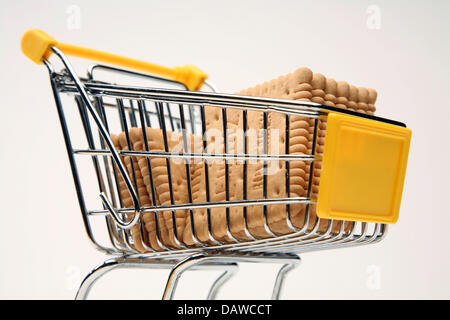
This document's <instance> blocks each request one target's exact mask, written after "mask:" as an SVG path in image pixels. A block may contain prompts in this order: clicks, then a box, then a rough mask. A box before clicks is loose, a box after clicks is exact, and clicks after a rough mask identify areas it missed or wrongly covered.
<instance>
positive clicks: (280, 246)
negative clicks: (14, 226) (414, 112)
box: [42, 46, 406, 299]
mask: <svg viewBox="0 0 450 320" xmlns="http://www.w3.org/2000/svg"><path fill="white" fill-rule="evenodd" d="M49 50H50V51H51V52H52V53H54V55H56V56H57V57H58V58H59V60H60V62H62V64H63V66H64V71H63V72H56V71H55V69H54V67H53V65H52V64H51V63H50V62H49V60H48V59H43V60H42V62H43V63H44V64H45V66H46V67H47V69H48V71H49V75H50V82H51V87H52V90H53V95H54V99H55V103H56V107H57V112H58V116H59V120H60V124H61V128H62V132H63V137H64V140H65V145H66V150H67V154H68V158H69V163H70V167H71V170H72V174H73V179H74V184H75V189H76V193H77V197H78V202H79V205H80V209H81V212H82V218H83V221H84V225H85V230H86V233H87V235H88V238H89V239H90V241H91V242H92V244H93V245H94V246H95V247H96V248H97V249H98V250H100V251H102V252H104V253H106V254H108V255H114V256H116V257H114V258H112V259H109V260H107V261H105V262H104V263H103V264H101V265H100V266H98V267H96V268H95V269H93V270H92V272H91V273H90V274H89V275H88V276H87V277H86V278H85V279H84V280H83V282H82V284H81V286H80V289H79V290H78V293H77V297H76V298H77V299H85V298H86V297H87V295H88V293H89V292H90V289H91V287H92V286H93V284H94V283H95V282H96V281H97V280H98V279H99V278H100V277H102V276H103V275H104V274H106V273H107V272H109V271H111V270H114V269H118V268H135V267H138V268H169V269H170V270H171V271H170V275H169V278H168V280H167V283H166V288H165V290H164V294H163V299H172V298H173V297H174V293H175V289H176V286H177V283H178V279H179V277H180V276H181V274H182V273H183V272H185V271H186V270H190V269H191V270H196V269H222V270H224V272H223V273H222V274H221V275H220V276H219V278H218V279H217V280H216V281H215V282H214V284H213V285H212V287H211V289H210V291H209V293H208V299H212V298H215V297H216V296H217V293H218V291H219V289H220V288H221V287H222V285H223V284H224V283H225V282H226V281H227V280H229V279H230V278H231V277H232V276H233V275H234V274H235V272H236V271H237V268H238V265H237V263H238V262H255V263H258V262H264V263H279V264H281V268H280V269H279V272H278V274H277V277H276V281H275V285H274V288H273V292H272V298H273V299H278V298H279V297H280V292H281V289H282V287H283V281H284V279H285V277H286V274H287V273H288V272H289V271H290V270H292V269H293V268H295V267H296V266H297V265H298V264H299V262H300V257H299V254H300V253H304V252H309V251H316V250H324V249H333V248H342V247H351V246H360V245H365V244H370V243H377V242H379V241H381V240H382V239H383V238H384V237H385V236H386V232H387V225H386V224H382V223H374V224H371V223H365V222H361V223H354V224H353V226H352V228H351V230H345V228H344V222H342V223H341V226H340V230H339V231H338V232H337V233H336V232H333V230H332V226H333V220H329V221H328V227H327V229H326V231H325V232H319V231H318V227H319V224H320V218H317V219H316V222H315V224H314V227H313V228H312V229H311V230H309V229H308V222H309V214H308V213H309V212H308V208H309V204H311V203H313V202H314V199H311V198H310V196H311V181H309V186H310V187H309V189H308V194H307V196H306V197H304V198H289V197H287V198H284V199H261V200H243V201H225V202H218V203H213V202H208V203H195V204H193V203H190V204H181V205H179V204H172V205H170V206H159V207H158V206H152V207H141V206H140V204H139V198H138V196H137V193H136V191H135V187H134V185H133V182H132V178H131V177H130V176H129V175H128V173H127V170H126V168H125V166H124V165H123V163H122V161H121V160H120V156H129V157H133V156H139V157H143V156H145V157H148V158H150V157H166V158H172V157H173V158H175V157H181V158H187V157H189V158H196V157H197V158H200V159H203V160H205V159H210V158H216V159H217V158H219V159H222V160H229V159H234V160H239V159H241V160H243V161H246V160H249V159H252V156H251V155H250V156H249V155H248V154H242V155H235V154H233V155H229V154H227V153H226V152H225V153H224V154H214V155H212V154H207V153H202V154H193V153H187V152H184V153H178V154H174V153H170V152H160V153H156V152H149V151H148V152H138V151H120V152H119V151H118V150H116V148H115V147H114V145H113V143H112V141H111V138H110V136H109V132H108V129H107V127H106V126H105V123H104V121H105V119H104V116H102V114H101V113H100V112H99V110H100V109H99V108H98V106H97V108H96V107H94V102H99V100H98V99H96V98H97V97H103V96H110V97H114V98H116V99H117V103H118V105H117V106H116V107H119V108H124V106H123V105H122V106H119V104H120V101H121V99H130V100H134V101H137V103H138V105H139V107H142V104H140V101H152V102H155V103H158V102H159V103H166V104H168V106H169V104H179V105H182V104H187V105H188V106H193V105H197V106H203V107H204V106H215V107H221V108H233V109H239V110H244V111H261V112H264V113H268V112H280V113H283V114H285V115H286V116H287V117H288V116H291V115H294V116H302V117H308V118H313V119H316V121H315V130H314V132H316V131H317V125H318V121H317V119H319V117H323V116H326V115H327V112H336V113H342V114H350V115H353V116H358V117H363V118H367V119H371V120H376V121H381V122H384V123H389V124H393V125H396V126H401V127H406V126H405V124H403V123H401V122H397V121H393V120H389V119H384V118H380V117H376V116H371V115H366V114H360V113H356V112H352V111H349V110H342V109H339V108H335V107H330V106H325V105H321V104H317V103H312V102H303V101H302V102H299V101H289V100H279V99H267V98H257V97H245V96H236V95H226V94H218V93H214V92H212V93H211V92H198V91H186V90H172V89H157V88H148V87H130V86H121V85H117V84H111V83H105V82H100V81H96V80H94V79H93V73H94V70H95V69H98V68H105V69H109V70H110V71H116V72H126V73H129V74H134V75H136V76H139V77H149V78H154V79H157V80H161V81H171V80H167V79H165V78H158V77H155V76H151V75H147V74H143V73H138V72H134V71H128V70H125V69H119V68H115V67H108V66H104V65H95V66H93V67H91V68H90V69H89V72H88V77H87V78H79V77H78V76H77V74H76V72H75V70H74V68H73V67H72V65H71V64H70V62H69V60H68V59H67V57H66V56H65V55H64V53H63V52H62V51H61V50H59V49H58V48H57V47H56V46H50V47H49ZM172 82H177V81H172ZM210 88H212V89H214V86H213V85H210ZM61 94H73V95H75V99H76V102H77V105H78V107H79V108H80V110H84V111H81V112H84V114H85V115H86V116H87V114H89V117H92V119H93V120H94V122H95V125H96V127H97V129H98V131H99V135H100V139H101V141H102V149H97V148H96V147H95V146H94V143H93V141H92V140H90V138H89V135H87V140H88V145H89V148H88V149H77V148H75V147H74V146H73V145H72V142H71V137H70V132H69V129H68V126H67V121H66V117H65V114H64V107H63V104H62V101H61V97H60V95H61ZM139 110H140V115H141V116H142V113H143V111H142V108H140V109H139ZM85 119H87V118H85ZM163 119H164V120H165V118H164V117H163ZM190 119H191V120H190V121H191V122H192V121H193V120H192V116H190ZM124 121H125V122H126V118H125V119H124ZM163 122H165V121H163ZM142 123H143V122H142ZM84 125H86V123H85V124H84ZM85 129H86V128H85ZM91 134H92V130H91ZM314 140H315V138H314ZM314 145H315V141H314V142H313V151H312V154H311V155H302V156H300V155H289V154H284V155H270V154H263V155H257V156H255V159H257V160H259V161H272V160H278V161H292V160H302V161H308V162H310V163H311V168H312V170H313V163H314V161H320V160H321V158H320V156H318V155H316V154H315V153H314ZM77 156H89V157H91V158H92V160H93V164H94V167H95V169H96V172H97V178H98V182H99V188H100V197H101V200H102V203H103V209H97V210H88V208H87V206H86V203H85V200H84V195H83V190H82V186H81V178H80V175H79V173H78V167H77V160H76V157H77ZM99 157H102V158H103V159H104V160H105V159H107V158H111V160H112V162H111V163H110V164H108V165H110V166H115V167H116V168H117V169H118V171H119V173H120V174H121V176H122V177H123V179H124V181H125V184H126V187H127V189H128V191H129V192H130V195H131V197H132V200H133V203H134V207H133V208H117V203H115V202H114V201H110V200H109V198H108V196H107V195H106V190H104V189H103V188H104V186H105V180H111V177H108V178H107V179H106V178H105V177H104V176H102V174H101V173H100V171H101V170H100V169H99ZM104 163H105V165H106V164H107V163H108V161H107V160H105V161H104ZM311 172H312V171H311ZM310 176H312V174H311V175H310ZM108 183H109V184H111V181H108ZM274 203H276V204H285V205H289V204H295V203H304V204H306V208H307V209H306V214H305V224H304V227H303V228H301V229H297V228H295V227H294V226H293V225H292V223H290V226H291V227H292V233H290V234H287V235H276V234H273V237H272V238H268V239H253V240H251V241H235V243H232V244H225V243H220V242H219V241H217V244H216V245H211V246H204V245H201V246H198V247H190V248H188V247H185V246H183V245H182V244H180V248H177V249H169V248H166V249H168V250H166V251H155V250H152V249H151V248H149V247H148V246H147V247H146V248H147V249H149V250H148V252H146V253H142V252H139V251H137V250H136V248H135V247H134V246H133V243H132V242H133V241H132V239H131V237H130V234H129V230H130V228H131V227H133V226H135V225H138V224H139V223H140V220H141V216H142V214H144V213H148V212H152V213H155V214H156V212H162V211H167V210H172V211H175V210H191V212H192V210H194V209H197V208H204V207H207V208H218V207H225V208H230V207H232V206H243V205H244V206H250V205H264V206H267V205H271V204H274ZM130 215H131V216H132V219H129V220H126V219H125V217H127V216H130ZM95 216H105V220H106V226H107V229H108V234H109V238H110V241H111V244H112V246H110V247H108V246H106V245H104V244H101V243H100V242H98V241H97V239H96V238H95V236H94V232H93V230H92V228H91V223H90V219H91V218H92V217H95ZM266 223H267V221H266ZM228 228H229V225H228ZM266 228H267V229H270V228H269V227H268V226H267V225H266ZM175 229H176V228H175ZM247 231H248V230H247ZM141 232H143V230H142V224H141ZM229 234H231V233H229ZM194 237H195V235H194ZM232 238H233V237H232ZM234 240H236V239H234ZM197 244H201V243H199V242H197ZM163 247H165V246H163Z"/></svg>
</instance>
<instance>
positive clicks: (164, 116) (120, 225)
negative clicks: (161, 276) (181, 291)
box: [22, 30, 411, 299]
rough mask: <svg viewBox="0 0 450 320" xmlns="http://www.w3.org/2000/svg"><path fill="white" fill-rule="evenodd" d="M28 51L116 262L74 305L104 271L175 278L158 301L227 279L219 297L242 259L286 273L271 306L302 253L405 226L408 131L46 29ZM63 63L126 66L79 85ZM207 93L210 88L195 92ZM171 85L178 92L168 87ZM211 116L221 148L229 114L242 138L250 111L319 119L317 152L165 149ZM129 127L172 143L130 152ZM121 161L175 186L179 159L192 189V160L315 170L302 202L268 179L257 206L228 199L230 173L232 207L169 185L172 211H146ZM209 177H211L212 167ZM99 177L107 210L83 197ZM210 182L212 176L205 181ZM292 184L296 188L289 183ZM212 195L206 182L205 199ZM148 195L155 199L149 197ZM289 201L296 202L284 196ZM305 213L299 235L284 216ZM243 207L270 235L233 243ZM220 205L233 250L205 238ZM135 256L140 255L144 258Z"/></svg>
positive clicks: (369, 239)
mask: <svg viewBox="0 0 450 320" xmlns="http://www.w3.org/2000/svg"><path fill="white" fill-rule="evenodd" d="M22 50H23V52H24V53H25V54H26V55H27V56H28V57H29V58H30V59H31V60H33V61H34V62H36V63H39V64H42V63H43V64H44V65H45V66H46V67H47V69H48V71H49V73H50V82H51V87H52V89H53V94H54V99H55V102H56V107H57V111H58V115H59V120H60V122H61V127H62V132H63V137H64V140H65V144H66V148H67V154H68V158H69V162H70V166H71V169H72V174H73V179H74V183H75V189H76V193H77V197H78V201H79V205H80V209H81V213H82V218H83V221H84V225H85V229H86V232H87V235H88V237H89V239H90V241H91V242H92V243H93V244H94V246H95V247H96V248H97V249H99V250H100V251H102V252H105V253H106V254H109V255H113V258H111V259H109V260H107V261H105V262H104V263H103V264H102V265H100V266H99V267H97V268H95V269H94V270H93V271H92V272H91V273H90V274H89V275H88V276H87V277H86V278H85V279H84V281H83V282H82V284H81V287H80V289H79V291H78V293H77V298H78V299H84V298H86V297H87V295H88V293H89V291H90V289H91V287H92V285H93V284H94V282H95V281H96V280H97V279H98V278H99V277H101V276H102V275H104V274H105V273H106V272H108V271H110V270H113V269H116V268H136V267H137V268H169V269H170V270H171V271H170V275H169V278H168V280H167V284H166V288H165V290H164V294H163V299H171V298H173V296H174V292H175V288H176V285H177V283H178V279H179V277H180V276H181V274H182V273H183V272H184V271H186V270H190V269H200V270H203V269H219V270H223V271H224V272H223V273H222V274H221V275H220V277H219V278H218V279H217V280H216V281H215V282H214V284H213V285H212V287H211V289H210V292H209V294H208V298H209V299H212V298H214V297H215V296H216V294H217V292H218V290H219V289H220V287H221V286H222V285H223V284H224V283H225V282H226V281H227V280H228V279H229V278H230V277H231V276H232V275H233V274H234V273H235V272H236V270H237V267H238V264H237V263H239V262H269V263H280V264H281V265H282V266H281V268H280V269H279V272H278V275H277V277H276V280H275V285H274V288H273V292H272V298H274V299H277V298H278V297H279V294H280V291H281V288H282V285H283V280H284V278H285V276H286V274H287V272H289V271H290V270H292V269H293V268H294V267H295V266H296V265H298V263H299V262H300V257H299V254H300V253H303V252H308V251H315V250H324V249H332V248H342V247H351V246H360V245H364V244H370V243H376V242H379V241H380V240H382V239H383V238H384V237H385V235H386V232H387V224H390V223H395V222H396V221H397V219H398V214H399V208H400V200H401V195H402V189H403V183H404V178H405V172H406V164H407V158H408V151H409V143H410V137H411V131H410V130H409V129H407V128H406V126H405V125H404V124H403V123H400V122H397V121H393V120H388V119H385V118H380V117H376V116H371V115H366V114H361V113H357V112H352V111H349V110H342V109H339V108H335V107H329V106H326V105H321V104H317V103H312V102H299V101H290V100H280V99H266V98H258V97H247V96H238V95H228V94H218V93H216V89H215V88H214V86H213V85H211V84H210V83H208V82H207V81H205V80H206V78H207V76H206V74H204V73H203V72H202V71H200V70H199V69H197V68H195V67H193V66H185V67H179V68H173V69H171V68H164V67H160V66H157V65H154V64H149V63H144V62H141V61H137V60H133V59H128V58H124V57H120V56H117V55H112V54H108V53H104V52H99V51H95V50H90V49H86V48H81V47H77V46H73V45H68V44H65V43H60V42H57V41H56V40H55V39H53V38H52V37H50V36H48V35H47V34H45V33H44V32H42V31H39V30H29V31H27V32H26V33H25V35H24V36H23V39H22ZM52 54H54V55H55V56H56V57H57V58H58V59H57V61H59V63H62V65H63V69H62V71H59V72H57V71H55V68H54V66H53V64H52V63H51V62H50V60H49V58H50V56H51V55H52ZM65 54H67V55H73V56H78V57H83V58H88V59H91V60H97V61H100V62H104V63H108V64H113V65H117V66H120V67H125V68H126V69H121V68H118V67H111V66H106V65H102V64H97V65H94V66H92V67H90V68H89V70H88V73H87V77H85V78H80V77H78V76H77V74H76V73H75V71H74V68H73V67H72V65H71V64H70V62H69V60H68V59H67V57H66V55H65ZM129 69H133V70H135V71H130V70H129ZM101 72H104V73H107V74H108V79H111V78H112V77H115V76H116V75H124V76H126V77H128V79H133V81H134V80H136V79H140V80H141V81H150V80H151V81H157V82H158V84H164V86H165V88H157V87H154V86H153V85H152V86H148V85H147V86H145V87H143V86H131V85H129V84H128V85H122V84H119V83H116V82H112V81H110V80H107V81H105V80H101V79H99V73H101ZM149 73H150V74H156V75H158V76H155V75H150V74H149ZM203 84H205V85H206V87H207V88H209V90H208V91H206V92H205V91H196V90H199V89H200V88H201V87H202V85H203ZM167 86H168V87H171V88H172V89H167ZM177 86H178V87H177ZM174 87H175V89H173V88H174ZM207 107H216V108H220V109H221V110H222V115H223V134H224V136H225V137H224V140H223V141H227V137H226V135H227V122H226V120H225V117H226V114H227V113H226V110H240V111H241V112H242V114H243V119H244V120H243V125H242V126H243V128H242V130H243V132H245V131H246V130H247V124H246V122H247V116H248V113H249V112H253V111H258V112H261V113H263V114H264V117H266V116H267V114H268V113H269V112H273V113H278V114H282V115H283V116H284V117H285V119H286V124H287V125H288V124H289V117H292V116H301V117H305V118H308V119H314V120H313V121H314V137H313V143H312V152H311V154H289V148H288V147H286V149H285V150H286V153H285V154H269V153H268V152H267V150H264V152H263V153H259V154H251V153H250V152H249V151H248V149H247V148H245V147H244V151H243V152H242V153H241V154H239V153H231V152H229V151H228V150H227V148H226V147H225V148H224V150H223V152H221V153H220V152H219V153H215V154H212V153H208V151H207V148H205V149H204V151H202V152H191V151H189V150H187V148H184V149H183V150H181V151H178V152H172V151H169V149H168V147H167V134H168V132H175V131H176V132H180V133H181V134H182V136H183V141H186V136H187V135H188V134H192V135H195V134H197V135H200V136H203V137H204V135H205V108H207ZM67 114H70V116H67ZM77 118H78V119H77ZM74 119H76V120H74ZM324 120H326V121H327V123H328V125H327V129H326V137H325V150H324V153H323V155H319V154H317V153H316V152H315V145H316V135H317V130H318V126H319V123H320V121H324ZM76 126H78V128H79V129H80V128H81V129H80V130H81V131H78V132H84V138H83V139H81V138H82V137H80V136H79V135H77V136H75V135H73V134H71V133H72V131H74V132H75V131H76V129H73V128H74V127H76ZM264 126H265V127H264V129H265V130H266V129H267V121H264ZM133 127H135V128H140V129H141V130H142V133H143V134H144V135H145V132H146V128H148V127H152V128H158V129H159V130H161V132H162V134H163V136H164V138H165V140H164V141H165V148H164V150H163V151H157V152H155V151H152V150H150V149H149V148H148V146H146V149H145V150H144V151H142V150H133V146H132V144H131V143H130V137H129V134H128V132H129V130H130V128H133ZM71 130H72V131H71ZM117 131H122V132H125V135H126V140H127V145H128V149H127V150H117V148H116V147H115V146H114V143H113V141H112V139H111V136H110V135H111V133H114V132H117ZM286 140H287V139H286ZM244 141H245V139H244ZM287 143H288V142H286V144H287ZM125 157H128V158H129V159H132V158H134V157H140V158H142V157H144V158H146V159H154V158H162V159H166V161H167V162H166V163H167V170H168V174H169V181H171V179H170V160H172V159H181V160H182V161H185V164H186V174H187V175H188V179H187V180H188V185H189V181H190V179H189V163H188V162H189V160H192V159H196V160H197V161H201V162H203V163H207V162H208V161H213V160H219V161H223V162H224V166H225V169H226V170H228V161H241V163H242V166H243V171H244V175H245V173H246V166H247V163H250V161H252V160H253V161H260V162H262V163H264V166H267V164H268V163H270V162H271V161H278V162H285V163H286V166H288V165H289V163H290V162H292V161H304V162H307V163H308V166H309V169H310V174H309V183H308V190H307V194H306V196H305V197H290V196H287V197H285V198H277V199H271V198H268V197H267V192H266V190H267V181H266V180H264V186H263V188H264V197H262V198H261V199H247V198H246V196H245V190H244V192H243V193H244V198H243V199H242V200H238V201H236V200H233V201H232V200H230V198H229V194H228V191H229V189H230V183H231V182H230V181H229V180H230V179H229V177H228V175H225V178H224V179H225V181H224V183H225V186H226V189H225V190H226V191H227V192H226V195H227V196H226V201H211V200H210V199H209V197H207V199H206V201H205V202H202V203H194V202H193V201H192V190H191V188H190V187H188V189H187V193H188V196H189V199H190V201H189V202H187V203H175V202H174V200H173V199H174V196H173V189H172V185H171V183H170V182H169V186H170V188H169V189H170V190H169V191H170V198H171V203H170V205H159V206H158V205H156V203H157V202H156V201H153V203H154V204H155V205H152V206H147V207H145V206H141V205H140V199H139V193H138V192H137V182H136V177H135V174H134V173H133V174H129V172H128V171H127V168H126V165H125V164H124V163H123V161H121V158H122V159H123V158H125ZM84 159H90V160H89V161H91V163H90V165H89V166H87V165H86V164H85V162H83V164H80V163H81V162H82V161H84ZM147 163H148V165H149V169H150V170H149V174H150V182H151V185H152V186H153V184H154V183H153V181H152V176H151V161H150V160H148V161H147ZM318 163H321V165H322V174H321V180H320V188H319V191H318V197H317V199H315V198H314V197H313V193H312V190H311V185H312V183H311V181H312V179H313V173H314V168H315V166H316V165H317V164H318ZM131 166H133V162H132V161H131ZM86 168H89V169H90V170H93V171H90V173H89V174H84V173H81V172H80V171H81V170H82V169H86ZM204 168H205V169H204V170H205V171H207V170H208V165H205V166H204ZM131 171H132V172H134V171H133V170H131ZM92 173H94V174H92ZM205 173H207V172H205ZM380 173H382V174H380ZM286 175H289V170H286ZM92 177H95V180H96V184H97V186H98V189H99V194H100V199H101V201H99V199H98V198H95V199H94V200H93V198H92V192H85V190H86V189H92V183H94V182H95V180H94V181H92V180H93V179H92ZM207 177H208V175H207V174H206V180H207V179H208V178H207ZM121 179H123V183H124V184H125V186H126V190H127V192H128V193H129V195H130V197H131V200H132V204H133V205H132V206H131V207H126V206H124V205H123V199H122V196H123V194H122V195H121V192H120V190H119V189H120V188H119V181H120V180H121ZM286 179H289V177H286ZM244 180H245V179H244ZM287 185H289V183H286V186H287ZM209 188H210V186H209V185H208V181H206V194H207V195H208V194H209ZM244 189H245V183H244ZM152 190H153V189H152ZM152 192H153V194H152ZM149 193H150V195H151V196H153V197H155V195H154V191H151V192H149ZM286 194H287V195H290V193H289V190H287V193H286ZM336 194H338V196H336ZM91 203H92V204H91ZM298 204H302V205H304V206H305V208H306V211H305V215H304V219H305V223H304V226H303V227H301V228H299V227H295V226H294V224H293V223H292V221H290V215H289V210H286V208H289V206H294V205H298ZM272 205H284V208H285V209H284V210H286V211H287V214H286V224H287V225H288V226H289V227H290V229H291V232H290V233H288V234H277V233H276V232H273V231H272V230H271V229H270V226H269V225H268V223H267V212H266V208H267V207H269V206H272ZM312 205H314V206H316V207H317V217H314V218H315V219H314V221H313V217H312V214H311V212H310V211H311V210H309V208H310V206H312ZM237 206H239V207H242V208H243V209H244V218H245V219H246V218H247V216H246V215H245V209H246V208H249V207H251V206H261V207H264V214H265V222H264V228H265V230H267V232H268V234H269V235H270V236H269V237H264V238H258V237H254V236H253V235H252V234H251V232H249V230H248V228H247V221H245V230H244V231H245V234H246V235H247V236H248V239H247V240H239V239H237V238H235V237H234V236H233V235H232V232H231V230H230V221H229V209H230V208H233V207H237ZM216 208H226V213H227V228H228V230H227V235H228V236H229V238H230V239H231V243H230V242H224V241H221V240H219V239H215V238H214V235H213V234H212V233H211V232H210V231H211V216H212V215H214V214H215V212H214V209H216ZM197 209H206V210H207V215H208V223H209V225H208V227H209V229H208V230H209V234H208V236H209V241H208V242H202V241H200V240H199V239H198V238H197V237H196V234H195V228H194V227H193V226H192V231H193V235H192V237H193V240H194V244H193V245H186V244H183V243H182V242H180V241H179V240H178V238H177V226H176V223H177V222H176V212H177V211H180V210H184V211H185V212H187V214H188V215H190V217H191V221H192V224H193V223H194V221H195V219H192V217H193V215H194V214H195V212H194V211H195V210H197ZM161 212H166V213H167V212H169V213H171V214H172V218H173V219H172V221H173V230H172V234H173V235H174V236H173V238H174V239H173V242H174V243H175V244H176V246H175V247H173V246H167V245H165V244H163V241H162V240H161V238H160V234H159V233H158V232H157V231H158V214H159V213H161ZM146 214H147V215H154V221H155V223H156V240H157V243H158V245H159V247H160V249H161V250H155V249H154V248H153V247H152V246H150V245H149V244H148V242H146V241H145V231H144V227H143V224H144V223H142V219H143V216H144V215H146ZM99 216H103V217H104V218H105V226H106V233H105V234H106V239H105V241H99V240H98V238H97V237H96V235H97V233H95V232H94V227H93V220H94V219H95V218H96V217H99ZM311 222H312V224H311ZM346 222H350V223H346ZM321 225H322V226H323V225H325V228H320V227H319V226H321ZM336 226H337V228H336ZM133 228H134V230H137V232H139V233H140V236H139V237H137V238H136V237H133V236H132V232H131V229H133ZM135 232H136V231H135ZM137 241H140V242H141V243H137ZM138 247H139V248H144V250H142V249H140V250H138Z"/></svg>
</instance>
